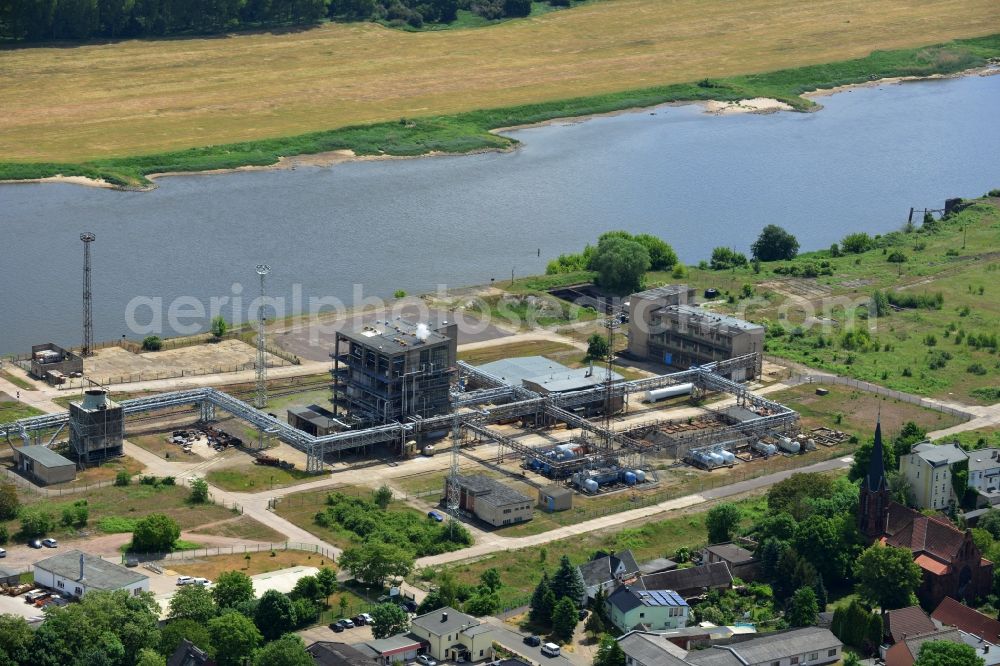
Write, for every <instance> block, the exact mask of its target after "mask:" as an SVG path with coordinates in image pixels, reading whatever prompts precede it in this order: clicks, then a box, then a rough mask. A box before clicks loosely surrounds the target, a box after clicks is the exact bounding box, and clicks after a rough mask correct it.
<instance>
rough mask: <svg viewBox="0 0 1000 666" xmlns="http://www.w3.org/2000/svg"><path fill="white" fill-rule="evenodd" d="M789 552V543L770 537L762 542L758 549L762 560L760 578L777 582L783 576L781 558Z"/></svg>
mask: <svg viewBox="0 0 1000 666" xmlns="http://www.w3.org/2000/svg"><path fill="white" fill-rule="evenodd" d="M787 550H788V543H787V542H785V541H781V540H779V539H776V538H774V537H769V538H767V539H764V540H763V541H761V542H760V546H759V547H758V549H757V558H758V559H759V560H760V576H761V578H763V579H764V580H766V581H775V580H777V579H778V578H779V577H780V576H781V575H782V572H781V569H780V568H779V565H780V563H781V558H782V556H783V555H784V554H785V551H787Z"/></svg>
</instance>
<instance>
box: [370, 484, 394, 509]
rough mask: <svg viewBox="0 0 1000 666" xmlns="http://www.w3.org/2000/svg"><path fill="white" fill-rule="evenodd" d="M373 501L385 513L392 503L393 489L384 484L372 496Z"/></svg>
mask: <svg viewBox="0 0 1000 666" xmlns="http://www.w3.org/2000/svg"><path fill="white" fill-rule="evenodd" d="M372 499H374V500H375V504H377V505H378V508H380V509H382V510H383V511H385V510H386V509H388V508H389V504H391V503H392V488H390V487H389V486H387V485H385V484H382V485H381V486H379V488H378V490H376V491H375V493H374V494H373V495H372Z"/></svg>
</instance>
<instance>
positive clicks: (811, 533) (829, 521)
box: [794, 514, 853, 581]
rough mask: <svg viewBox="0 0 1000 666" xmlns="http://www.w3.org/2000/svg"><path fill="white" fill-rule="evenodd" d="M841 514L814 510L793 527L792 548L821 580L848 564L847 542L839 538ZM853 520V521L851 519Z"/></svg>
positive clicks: (832, 576)
mask: <svg viewBox="0 0 1000 666" xmlns="http://www.w3.org/2000/svg"><path fill="white" fill-rule="evenodd" d="M842 521H843V518H842V517H838V518H827V517H825V516H821V515H817V514H814V515H812V516H809V517H808V518H806V519H805V520H804V521H802V522H801V523H799V526H798V528H797V529H796V530H795V541H794V545H795V550H796V552H797V553H798V554H799V556H800V557H801V558H802V559H803V560H805V561H806V562H808V563H810V564H812V566H814V567H815V568H816V571H818V572H819V574H820V575H821V576H822V577H823V579H824V581H826V580H829V581H834V580H836V579H838V578H841V577H842V576H843V575H844V570H845V569H847V568H848V564H849V561H848V560H847V559H846V558H847V549H848V547H849V546H850V544H849V543H847V542H846V540H845V539H844V538H843V523H842ZM852 524H853V523H852Z"/></svg>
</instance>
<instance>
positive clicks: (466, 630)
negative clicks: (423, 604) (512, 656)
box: [410, 606, 493, 662]
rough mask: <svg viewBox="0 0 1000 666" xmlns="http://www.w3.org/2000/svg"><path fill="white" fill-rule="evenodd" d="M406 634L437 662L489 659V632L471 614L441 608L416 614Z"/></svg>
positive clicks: (490, 655)
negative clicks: (412, 637)
mask: <svg viewBox="0 0 1000 666" xmlns="http://www.w3.org/2000/svg"><path fill="white" fill-rule="evenodd" d="M410 632H411V633H412V634H413V635H414V636H417V637H419V638H420V639H421V640H423V641H424V642H425V643H426V644H427V652H428V653H429V654H430V655H431V656H432V657H434V658H435V659H439V660H442V661H444V660H454V661H458V660H465V661H469V662H477V661H482V660H484V659H491V658H492V657H493V629H492V627H490V626H489V625H486V624H483V623H482V622H480V621H479V620H478V619H476V618H474V617H472V616H471V615H466V614H465V613H462V612H460V611H457V610H455V609H454V608H449V607H447V606H446V607H445V608H442V609H440V610H436V611H431V612H430V613H425V614H424V615H418V616H417V617H415V618H413V621H412V622H411V623H410Z"/></svg>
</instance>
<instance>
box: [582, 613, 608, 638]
mask: <svg viewBox="0 0 1000 666" xmlns="http://www.w3.org/2000/svg"><path fill="white" fill-rule="evenodd" d="M583 628H584V629H585V630H586V632H587V633H588V634H590V636H591V637H592V638H595V639H596V638H597V637H598V636H600V635H601V634H603V633H604V632H606V631H607V627H605V626H604V620H602V619H601V615H600V613H597V612H593V613H591V614H590V615H588V616H587V621H586V622H585V623H584V625H583Z"/></svg>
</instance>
